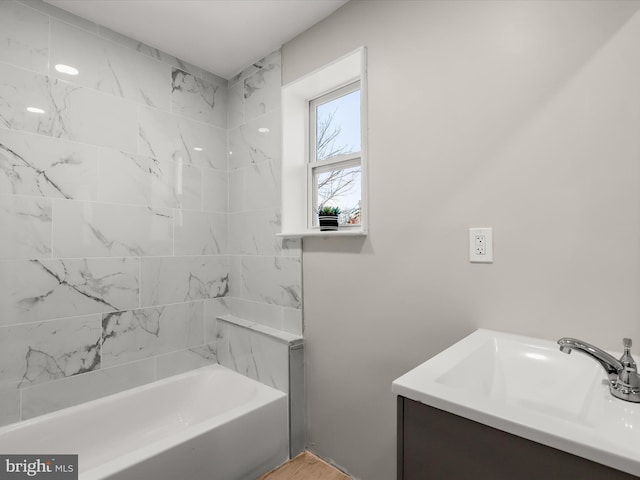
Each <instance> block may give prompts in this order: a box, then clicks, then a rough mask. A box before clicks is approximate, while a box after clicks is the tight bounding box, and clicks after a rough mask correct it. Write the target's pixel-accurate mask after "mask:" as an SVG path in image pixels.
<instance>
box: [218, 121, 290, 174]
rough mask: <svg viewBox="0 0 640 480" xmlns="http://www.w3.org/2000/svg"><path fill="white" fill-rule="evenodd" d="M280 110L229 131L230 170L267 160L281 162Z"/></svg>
mask: <svg viewBox="0 0 640 480" xmlns="http://www.w3.org/2000/svg"><path fill="white" fill-rule="evenodd" d="M280 132H281V120H280V109H276V110H273V111H271V112H269V113H267V114H265V115H261V116H260V117H257V118H254V119H252V120H249V121H247V122H246V123H243V124H241V125H240V126H239V127H236V128H232V129H230V130H229V168H230V169H236V168H243V167H247V166H249V165H251V164H255V163H260V162H265V161H267V160H275V161H278V162H279V161H280V156H281V149H282V146H281V143H282V142H281V134H280Z"/></svg>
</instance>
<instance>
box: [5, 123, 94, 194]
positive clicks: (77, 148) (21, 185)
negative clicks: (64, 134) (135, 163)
mask: <svg viewBox="0 0 640 480" xmlns="http://www.w3.org/2000/svg"><path fill="white" fill-rule="evenodd" d="M99 151H100V150H99V149H98V148H97V147H92V146H90V145H84V144H80V143H74V142H68V141H65V140H60V139H57V138H50V137H44V136H41V135H33V134H28V133H22V132H17V131H13V130H6V129H3V128H0V193H13V194H22V195H36V196H42V197H55V198H69V199H76V200H93V199H95V197H96V192H97V179H98V162H97V157H98V153H99Z"/></svg>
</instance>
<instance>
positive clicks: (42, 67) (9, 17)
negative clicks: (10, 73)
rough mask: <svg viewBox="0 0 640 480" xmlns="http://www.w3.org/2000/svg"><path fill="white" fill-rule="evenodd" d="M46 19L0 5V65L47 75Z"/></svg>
mask: <svg viewBox="0 0 640 480" xmlns="http://www.w3.org/2000/svg"><path fill="white" fill-rule="evenodd" d="M48 60H49V17H48V16H46V15H43V14H42V13H40V12H37V11H35V10H33V9H31V8H29V7H27V6H25V5H21V4H19V3H15V2H11V1H2V2H0V61H3V62H7V63H12V64H14V65H19V66H21V67H24V68H28V69H29V70H33V71H36V72H39V73H47V62H48Z"/></svg>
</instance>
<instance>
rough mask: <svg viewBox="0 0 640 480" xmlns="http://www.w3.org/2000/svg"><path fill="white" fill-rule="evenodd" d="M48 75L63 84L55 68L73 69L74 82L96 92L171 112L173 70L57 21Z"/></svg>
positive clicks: (53, 22) (65, 78) (54, 25)
mask: <svg viewBox="0 0 640 480" xmlns="http://www.w3.org/2000/svg"><path fill="white" fill-rule="evenodd" d="M50 55H51V58H50V61H49V74H50V75H51V76H52V77H57V78H59V79H61V80H67V79H68V78H69V76H68V75H65V74H64V73H59V72H58V71H56V69H55V65H58V64H64V65H72V66H73V67H75V68H77V69H78V70H79V71H80V75H78V76H77V77H73V78H72V79H71V81H73V82H74V83H78V84H79V85H82V86H84V87H89V88H91V89H93V90H98V91H100V92H104V93H108V94H111V95H114V96H117V97H122V98H126V99H129V100H133V101H134V102H137V103H141V104H144V105H149V106H152V107H157V108H162V109H165V110H168V109H169V96H168V95H167V84H166V79H167V77H168V76H169V71H170V68H171V67H170V66H169V65H167V64H164V63H162V62H160V61H158V60H154V59H152V58H148V57H145V56H142V55H140V54H138V53H136V52H135V51H133V50H131V49H129V48H126V47H123V46H120V45H117V44H115V43H112V42H107V41H104V39H102V38H100V37H98V36H96V35H94V34H92V33H89V32H87V31H85V30H82V29H80V28H77V27H74V26H72V25H69V24H68V23H63V22H60V21H58V20H52V22H51V51H50Z"/></svg>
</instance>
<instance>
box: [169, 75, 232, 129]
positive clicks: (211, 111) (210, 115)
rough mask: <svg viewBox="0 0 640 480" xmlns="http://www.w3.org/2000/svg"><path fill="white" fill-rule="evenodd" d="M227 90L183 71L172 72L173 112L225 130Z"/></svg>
mask: <svg viewBox="0 0 640 480" xmlns="http://www.w3.org/2000/svg"><path fill="white" fill-rule="evenodd" d="M226 97H227V94H226V89H224V88H223V87H221V86H220V85H218V84H215V83H212V82H208V81H206V80H203V79H202V78H199V77H197V76H195V75H192V74H190V73H187V72H185V71H183V70H180V69H177V68H174V69H172V72H171V111H172V112H173V113H176V114H178V115H183V116H185V117H189V118H193V119H194V120H199V121H201V122H205V123H210V124H212V125H215V126H217V127H222V128H225V127H226V125H227V98H226Z"/></svg>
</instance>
